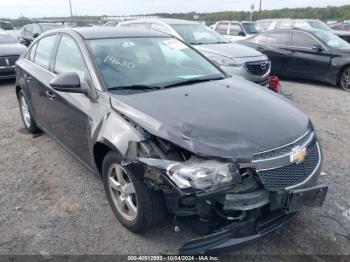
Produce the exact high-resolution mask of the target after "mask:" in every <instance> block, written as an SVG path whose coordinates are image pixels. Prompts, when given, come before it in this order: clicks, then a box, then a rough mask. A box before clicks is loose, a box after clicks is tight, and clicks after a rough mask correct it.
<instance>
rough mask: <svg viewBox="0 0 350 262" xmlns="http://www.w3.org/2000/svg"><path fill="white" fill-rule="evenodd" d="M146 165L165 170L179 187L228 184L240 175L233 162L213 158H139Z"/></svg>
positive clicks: (208, 186) (195, 187)
mask: <svg viewBox="0 0 350 262" xmlns="http://www.w3.org/2000/svg"><path fill="white" fill-rule="evenodd" d="M139 160H140V161H141V162H143V163H145V164H147V165H148V166H152V167H156V168H158V169H162V170H165V172H166V174H167V176H168V177H169V178H170V180H172V181H173V182H174V183H175V184H176V185H177V186H178V187H179V188H194V189H208V188H212V187H221V186H224V185H230V184H232V183H233V181H234V180H235V179H236V178H237V177H240V174H239V171H238V168H237V166H236V165H235V164H233V163H222V162H218V161H214V160H209V161H200V162H184V163H182V162H176V161H168V160H164V159H154V158H140V159H139Z"/></svg>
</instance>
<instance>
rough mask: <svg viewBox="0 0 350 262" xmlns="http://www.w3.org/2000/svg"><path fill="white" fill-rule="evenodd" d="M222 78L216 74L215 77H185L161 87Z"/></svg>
mask: <svg viewBox="0 0 350 262" xmlns="http://www.w3.org/2000/svg"><path fill="white" fill-rule="evenodd" d="M221 79H224V77H222V76H217V77H199V78H193V79H186V80H181V81H177V82H175V83H172V84H168V85H165V86H163V88H168V87H174V86H184V85H192V84H196V83H200V82H207V81H214V80H221Z"/></svg>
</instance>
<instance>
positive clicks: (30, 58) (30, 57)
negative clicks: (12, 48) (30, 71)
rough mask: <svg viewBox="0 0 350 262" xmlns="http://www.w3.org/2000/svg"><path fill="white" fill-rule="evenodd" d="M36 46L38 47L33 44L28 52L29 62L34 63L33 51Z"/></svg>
mask: <svg viewBox="0 0 350 262" xmlns="http://www.w3.org/2000/svg"><path fill="white" fill-rule="evenodd" d="M37 46H38V44H35V45H33V46H32V47H31V48H30V52H29V60H30V61H34V56H35V51H36V47H37Z"/></svg>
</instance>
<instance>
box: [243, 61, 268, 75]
mask: <svg viewBox="0 0 350 262" xmlns="http://www.w3.org/2000/svg"><path fill="white" fill-rule="evenodd" d="M245 67H246V68H247V70H248V72H249V73H251V74H253V75H259V76H261V75H265V74H266V73H267V72H268V71H269V70H270V62H269V61H268V60H264V61H254V62H247V63H245Z"/></svg>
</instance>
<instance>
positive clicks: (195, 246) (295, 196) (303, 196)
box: [179, 186, 328, 255]
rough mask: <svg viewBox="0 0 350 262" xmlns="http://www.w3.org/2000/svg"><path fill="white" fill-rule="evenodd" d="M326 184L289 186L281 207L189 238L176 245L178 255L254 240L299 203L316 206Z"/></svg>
mask: <svg viewBox="0 0 350 262" xmlns="http://www.w3.org/2000/svg"><path fill="white" fill-rule="evenodd" d="M327 190H328V187H327V186H315V187H312V188H306V189H298V190H292V191H290V192H289V193H288V194H287V199H286V206H285V208H284V209H283V210H279V211H275V212H269V213H267V214H265V215H261V216H260V217H259V218H258V219H253V218H252V219H248V220H246V221H242V222H235V223H233V224H231V225H228V226H226V227H225V229H224V230H223V231H220V232H217V233H214V234H210V235H207V236H204V237H201V238H197V239H193V240H190V241H188V242H187V243H185V244H184V245H183V246H182V247H181V248H180V249H179V253H180V254H181V255H189V254H191V255H196V254H215V253H219V252H223V251H227V250H231V251H232V250H233V249H235V248H239V247H241V246H243V245H246V244H248V243H250V242H252V241H255V240H257V239H259V238H261V237H263V236H265V235H267V234H269V233H271V232H273V231H275V230H276V229H278V228H280V227H282V226H283V225H285V224H286V223H287V222H288V221H289V220H291V219H292V218H293V217H294V215H295V214H296V213H297V210H299V209H301V208H303V207H319V206H321V205H322V204H323V201H324V199H325V196H326V194H327Z"/></svg>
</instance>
